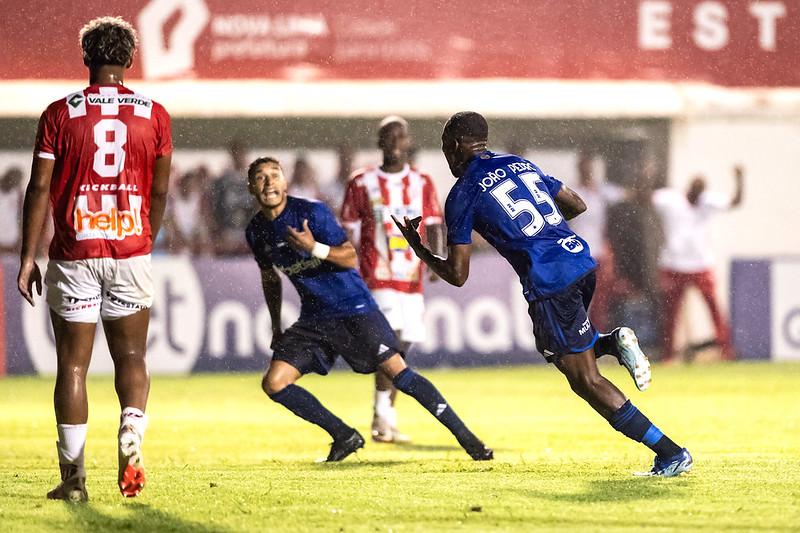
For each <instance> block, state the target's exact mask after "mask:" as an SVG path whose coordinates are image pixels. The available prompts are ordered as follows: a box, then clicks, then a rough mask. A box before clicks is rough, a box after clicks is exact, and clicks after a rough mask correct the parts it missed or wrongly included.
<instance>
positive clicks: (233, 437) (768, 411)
mask: <svg viewBox="0 0 800 533" xmlns="http://www.w3.org/2000/svg"><path fill="white" fill-rule="evenodd" d="M603 372H604V374H605V375H607V376H608V377H609V378H611V379H612V380H613V381H614V382H615V383H617V384H618V385H619V386H621V388H622V389H623V390H624V391H625V392H626V393H627V394H629V395H630V397H631V398H632V400H633V402H634V403H635V404H636V405H637V406H638V407H639V408H640V409H641V410H642V411H643V412H644V413H645V414H646V415H648V416H649V417H650V418H651V420H653V421H654V422H655V423H656V424H657V425H658V426H660V427H661V429H662V430H664V432H665V433H667V434H668V435H670V436H671V437H672V438H673V439H674V440H676V441H677V442H679V443H681V444H684V445H685V446H687V447H688V448H689V449H690V451H691V452H692V454H693V455H694V459H695V467H694V470H693V471H692V472H691V473H690V474H689V475H684V476H682V477H679V478H673V479H657V478H637V477H633V476H632V475H631V474H632V472H634V471H642V470H647V469H648V468H649V467H650V464H651V461H652V458H653V457H652V454H651V453H650V451H649V450H647V449H646V448H645V447H644V446H642V445H639V444H636V443H633V442H631V441H629V440H627V439H626V438H624V437H623V436H622V435H620V434H618V433H616V432H615V431H613V430H612V429H611V428H610V427H609V426H608V424H607V423H606V422H605V421H604V420H602V419H601V418H600V417H599V416H597V415H596V414H595V413H594V412H593V411H592V410H591V409H590V408H589V407H588V406H587V405H585V404H584V403H583V402H582V401H580V400H579V399H578V398H576V397H575V396H574V395H573V394H572V393H571V392H570V390H569V388H568V387H567V386H566V382H565V381H564V380H563V378H562V377H561V376H560V375H559V374H558V373H557V371H555V369H553V368H552V367H549V368H545V367H536V366H532V367H517V368H498V369H481V370H440V371H428V372H424V373H425V374H426V375H427V376H428V377H429V378H431V380H432V381H433V382H434V383H435V384H436V385H437V386H438V387H439V388H440V390H441V391H442V392H443V393H444V394H445V396H446V397H447V398H448V400H449V401H450V402H451V404H452V405H453V406H454V407H455V409H456V411H457V412H458V413H459V414H460V415H461V416H462V418H464V419H465V420H466V421H467V423H468V424H469V425H470V426H471V427H472V429H473V430H474V431H475V432H476V433H477V434H478V435H479V436H480V437H481V438H483V439H484V440H485V441H486V442H487V444H489V445H490V446H492V447H494V449H495V457H496V460H495V461H494V462H491V463H475V462H472V461H471V460H469V458H468V457H467V455H466V454H465V453H464V452H463V451H462V450H461V449H460V448H459V447H458V445H457V444H456V443H455V440H454V439H453V438H452V437H451V436H450V434H449V433H447V432H446V430H444V429H443V428H442V427H440V426H439V425H438V423H437V422H436V421H435V420H434V419H433V418H432V417H431V416H430V415H429V414H428V413H427V412H425V411H424V410H423V409H422V408H421V407H420V406H419V405H418V404H416V402H414V401H413V399H411V398H405V397H403V398H401V399H400V401H399V403H398V407H399V411H400V421H401V427H402V429H403V430H404V431H405V432H407V433H409V434H410V435H412V436H413V438H414V444H412V445H406V446H395V445H385V444H373V443H371V442H368V443H367V446H366V448H365V449H364V450H362V451H360V452H359V453H358V456H357V457H351V458H348V459H347V460H346V461H345V462H343V463H339V464H330V465H329V464H316V463H315V462H314V460H315V459H317V458H320V457H324V456H325V455H326V454H327V450H328V443H329V440H330V439H329V438H328V436H327V435H326V434H325V433H324V432H323V431H322V430H320V429H318V428H316V427H314V426H311V425H310V424H308V423H306V422H303V421H302V420H300V419H298V418H296V417H294V416H293V415H291V414H290V413H289V412H287V411H286V410H285V409H283V408H282V407H280V406H279V405H277V404H274V403H273V402H271V401H269V400H268V399H267V398H266V396H264V395H263V393H262V392H261V390H260V388H259V382H260V379H259V376H256V375H252V374H248V375H241V374H235V375H207V376H195V377H191V378H189V379H185V378H165V377H158V376H156V377H154V378H153V381H152V391H151V397H150V405H149V406H148V412H149V414H150V427H149V429H148V432H147V437H146V440H145V448H144V449H145V459H146V465H147V474H148V486H147V488H146V489H145V491H144V493H143V494H142V496H140V497H139V498H136V499H132V500H125V499H123V498H122V497H121V496H120V495H119V493H118V491H117V489H116V486H115V483H116V449H115V446H116V443H115V437H116V429H117V417H118V414H119V408H118V406H117V403H116V398H115V396H114V391H113V381H112V380H111V379H110V378H94V379H92V380H91V381H90V386H89V387H90V388H89V395H90V418H89V440H88V444H87V448H86V457H87V471H88V475H89V480H88V484H87V486H88V490H89V496H90V502H89V504H87V505H75V504H67V503H64V502H53V501H48V500H46V499H45V498H44V495H45V493H46V492H47V490H49V489H50V488H52V486H54V485H55V484H56V482H57V476H58V468H57V459H56V454H55V446H54V441H55V439H56V433H55V425H54V424H55V421H54V416H53V411H52V402H51V398H52V378H6V379H3V380H0V413H1V414H0V422H1V424H0V531H3V532H11V531H59V532H63V531H81V530H82V531H116V532H118V531H123V530H132V531H201V532H203V531H306V530H323V531H432V530H438V531H489V530H502V531H531V530H593V531H599V530H603V531H614V530H632V529H637V530H638V529H648V530H652V531H669V530H681V531H683V530H689V529H692V530H706V531H723V530H749V531H790V530H794V531H800V392H799V391H800V365H796V364H748V363H739V364H712V365H698V366H684V367H659V366H656V367H655V368H654V374H653V375H654V381H653V386H652V388H651V390H649V391H647V392H646V393H639V392H637V391H636V390H635V388H634V387H633V384H632V383H631V382H630V378H629V377H628V375H627V374H626V373H625V372H624V370H623V369H621V368H620V367H617V366H616V365H608V366H604V367H603ZM301 383H302V384H303V385H304V386H305V387H307V388H308V389H310V390H311V391H312V392H314V394H316V395H317V396H318V397H319V398H320V399H321V400H322V401H323V402H324V403H325V404H326V405H328V406H329V407H330V408H331V409H332V410H333V411H334V412H336V413H337V414H339V415H340V416H341V417H342V418H343V419H344V420H345V421H346V422H348V423H350V424H353V425H355V426H356V427H357V428H358V429H359V431H361V432H362V433H363V434H364V435H365V436H366V435H368V429H369V422H370V419H371V395H372V393H371V376H370V377H365V376H357V375H354V374H351V373H344V372H338V373H334V374H332V375H330V376H328V377H326V378H321V377H317V376H309V377H307V378H304V379H303V380H302V382H301Z"/></svg>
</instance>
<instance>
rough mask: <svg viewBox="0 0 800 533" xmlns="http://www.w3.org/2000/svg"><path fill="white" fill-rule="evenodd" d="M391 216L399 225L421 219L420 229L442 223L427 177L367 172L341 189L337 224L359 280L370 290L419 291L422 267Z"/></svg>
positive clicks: (416, 173) (413, 173)
mask: <svg viewBox="0 0 800 533" xmlns="http://www.w3.org/2000/svg"><path fill="white" fill-rule="evenodd" d="M391 215H394V216H395V217H397V219H398V220H403V217H404V216H407V217H408V218H409V219H412V218H415V217H418V216H421V217H422V223H421V224H420V234H422V235H424V232H425V226H428V225H432V224H441V223H442V210H441V207H440V206H439V200H438V198H437V197H436V189H435V188H434V186H433V181H432V180H431V178H430V177H429V176H428V175H426V174H422V173H421V172H419V171H417V170H416V169H415V168H413V167H410V166H409V165H406V166H405V168H403V170H402V171H400V172H398V173H396V174H388V173H386V172H383V171H382V170H381V169H380V168H377V167H370V168H368V169H365V170H360V171H357V172H356V173H355V174H354V175H353V178H352V179H351V180H350V182H349V183H348V185H347V190H346V191H345V196H344V203H343V204H342V213H341V218H342V223H343V224H344V225H345V227H347V228H348V229H350V230H351V231H352V233H353V235H354V236H355V238H356V240H357V243H356V244H357V248H358V257H359V264H360V269H361V276H362V277H363V278H364V280H365V281H366V282H367V286H368V287H369V288H370V289H395V290H399V291H403V292H410V293H416V292H422V276H423V266H424V263H422V261H420V260H419V258H418V257H417V256H416V254H414V251H413V250H412V249H411V247H410V246H409V245H408V242H407V241H406V240H405V238H404V237H403V234H402V233H400V230H399V229H398V228H397V226H395V224H394V222H393V221H392V217H391Z"/></svg>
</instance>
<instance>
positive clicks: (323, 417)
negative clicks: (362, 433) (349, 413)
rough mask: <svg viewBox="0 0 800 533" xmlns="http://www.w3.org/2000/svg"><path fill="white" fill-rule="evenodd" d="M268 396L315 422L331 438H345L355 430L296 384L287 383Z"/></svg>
mask: <svg viewBox="0 0 800 533" xmlns="http://www.w3.org/2000/svg"><path fill="white" fill-rule="evenodd" d="M269 397H270V399H272V400H273V401H276V402H278V403H279V404H281V405H282V406H284V407H285V408H287V409H288V410H290V411H291V412H293V413H294V414H296V415H297V416H299V417H300V418H302V419H303V420H307V421H308V422H311V423H312V424H316V425H318V426H319V427H321V428H322V429H324V430H325V431H327V432H328V434H330V436H331V437H333V440H337V439H346V438H347V437H349V436H350V435H351V434H352V433H353V431H355V430H354V429H353V428H351V427H350V426H348V425H347V424H345V423H344V422H342V420H341V419H340V418H339V417H338V416H336V415H335V414H333V413H331V412H330V411H328V410H327V409H326V408H325V406H324V405H322V404H321V403H319V400H317V399H316V398H315V397H314V395H313V394H311V393H310V392H308V391H307V390H305V389H304V388H302V387H298V386H297V385H294V384H292V385H289V386H287V387H285V388H284V389H282V390H280V391H278V392H276V393H275V394H270V395H269Z"/></svg>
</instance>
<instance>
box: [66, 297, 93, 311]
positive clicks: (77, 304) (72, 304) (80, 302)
mask: <svg viewBox="0 0 800 533" xmlns="http://www.w3.org/2000/svg"><path fill="white" fill-rule="evenodd" d="M66 300H67V305H66V306H65V307H64V312H66V313H74V312H76V311H83V310H85V309H93V308H95V307H97V306H98V305H100V300H101V299H100V297H99V296H91V297H89V298H75V297H74V296H67V298H66Z"/></svg>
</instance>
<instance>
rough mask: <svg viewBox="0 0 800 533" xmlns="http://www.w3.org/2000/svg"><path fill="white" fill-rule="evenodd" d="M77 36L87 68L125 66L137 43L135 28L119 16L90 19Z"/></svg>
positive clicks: (129, 60)
mask: <svg viewBox="0 0 800 533" xmlns="http://www.w3.org/2000/svg"><path fill="white" fill-rule="evenodd" d="M78 37H79V39H80V43H81V49H82V50H83V64H84V65H86V66H87V67H89V68H97V67H102V66H103V65H118V66H122V67H127V66H128V65H130V63H131V61H132V60H133V54H134V52H135V51H136V46H137V45H138V44H139V37H138V36H137V34H136V30H135V29H134V28H133V26H132V25H131V24H130V23H129V22H127V21H125V20H124V19H122V18H121V17H99V18H96V19H94V20H90V21H89V22H88V23H87V24H86V25H85V26H84V27H83V28H81V31H80V34H79V35H78Z"/></svg>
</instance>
